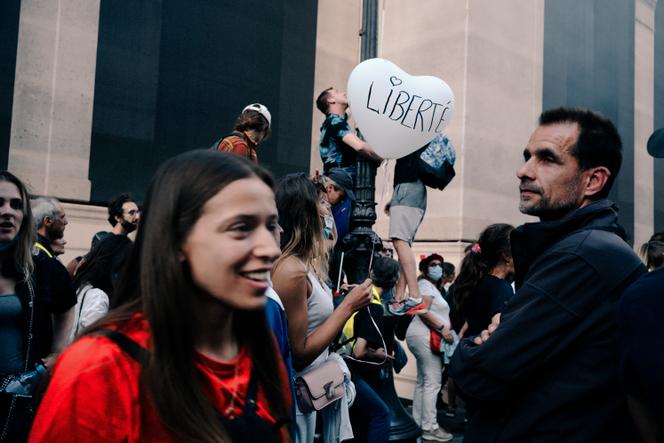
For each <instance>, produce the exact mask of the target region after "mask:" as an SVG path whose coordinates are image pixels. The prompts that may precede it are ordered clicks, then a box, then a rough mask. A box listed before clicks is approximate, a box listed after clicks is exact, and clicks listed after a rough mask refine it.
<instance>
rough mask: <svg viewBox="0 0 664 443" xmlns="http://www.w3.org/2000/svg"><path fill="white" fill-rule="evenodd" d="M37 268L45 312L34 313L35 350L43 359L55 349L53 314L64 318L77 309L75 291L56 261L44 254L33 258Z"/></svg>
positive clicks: (37, 311) (40, 295)
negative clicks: (53, 346)
mask: <svg viewBox="0 0 664 443" xmlns="http://www.w3.org/2000/svg"><path fill="white" fill-rule="evenodd" d="M33 258H34V262H35V268H37V270H38V271H39V273H40V274H41V275H42V276H43V280H42V282H41V283H38V289H37V294H35V295H36V297H37V303H38V304H39V305H41V306H42V309H39V310H36V311H35V319H34V322H33V328H34V330H33V337H34V343H35V344H34V345H33V346H34V347H35V349H37V350H38V352H39V353H40V355H41V357H45V356H47V355H48V354H50V352H51V346H52V345H53V324H52V321H51V314H61V313H63V312H65V311H67V310H69V309H70V308H71V307H72V306H75V305H76V291H75V290H74V286H73V285H72V282H71V278H70V277H69V273H68V272H67V268H65V267H64V265H63V264H62V263H60V262H59V261H58V260H57V259H56V258H51V257H49V256H48V255H46V253H45V252H44V251H39V254H38V255H36V256H34V257H33Z"/></svg>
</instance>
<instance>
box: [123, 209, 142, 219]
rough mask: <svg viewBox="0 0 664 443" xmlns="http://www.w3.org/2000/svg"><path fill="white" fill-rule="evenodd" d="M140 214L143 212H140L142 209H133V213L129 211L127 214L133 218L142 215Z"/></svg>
mask: <svg viewBox="0 0 664 443" xmlns="http://www.w3.org/2000/svg"><path fill="white" fill-rule="evenodd" d="M140 213H141V210H140V209H132V210H131V211H127V212H126V214H128V215H131V216H132V217H133V216H134V215H138V214H140Z"/></svg>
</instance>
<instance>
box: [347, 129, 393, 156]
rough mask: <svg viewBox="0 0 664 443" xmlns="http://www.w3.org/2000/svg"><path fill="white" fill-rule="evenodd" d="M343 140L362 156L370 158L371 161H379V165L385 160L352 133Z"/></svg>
mask: <svg viewBox="0 0 664 443" xmlns="http://www.w3.org/2000/svg"><path fill="white" fill-rule="evenodd" d="M341 140H343V142H344V143H346V144H347V145H348V146H350V147H351V148H353V149H355V150H356V151H357V152H358V153H359V154H360V155H363V156H364V157H367V158H370V159H371V160H374V161H377V162H379V163H380V162H382V161H383V158H382V157H381V156H380V155H378V154H376V152H375V151H374V150H373V149H372V148H371V146H369V145H368V144H367V143H366V142H364V141H362V140H360V138H359V137H358V136H357V135H355V134H353V133H352V132H349V133H348V134H346V135H344V136H343V138H342V139H341Z"/></svg>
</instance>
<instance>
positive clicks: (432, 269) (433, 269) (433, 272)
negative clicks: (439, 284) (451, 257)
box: [427, 265, 443, 281]
mask: <svg viewBox="0 0 664 443" xmlns="http://www.w3.org/2000/svg"><path fill="white" fill-rule="evenodd" d="M442 276H443V267H442V266H440V265H433V266H429V270H428V271H427V277H429V278H430V279H431V280H433V281H438V280H440V279H441V277H442Z"/></svg>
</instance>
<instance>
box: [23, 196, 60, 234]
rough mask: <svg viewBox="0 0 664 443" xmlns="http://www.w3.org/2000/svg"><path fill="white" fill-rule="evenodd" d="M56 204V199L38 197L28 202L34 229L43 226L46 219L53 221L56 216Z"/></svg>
mask: <svg viewBox="0 0 664 443" xmlns="http://www.w3.org/2000/svg"><path fill="white" fill-rule="evenodd" d="M58 203H59V201H58V199H56V198H53V197H38V198H33V199H32V200H30V208H31V209H32V216H33V220H34V221H35V228H36V229H40V228H41V227H42V226H44V219H45V218H46V217H49V218H52V219H55V218H56V217H57V216H58V208H57V205H58Z"/></svg>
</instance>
